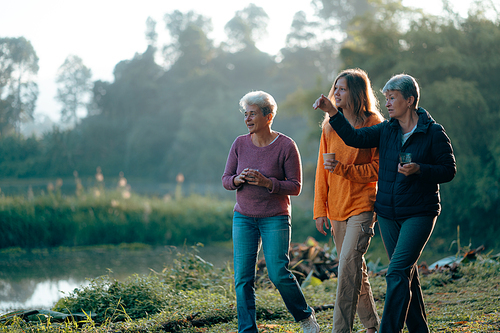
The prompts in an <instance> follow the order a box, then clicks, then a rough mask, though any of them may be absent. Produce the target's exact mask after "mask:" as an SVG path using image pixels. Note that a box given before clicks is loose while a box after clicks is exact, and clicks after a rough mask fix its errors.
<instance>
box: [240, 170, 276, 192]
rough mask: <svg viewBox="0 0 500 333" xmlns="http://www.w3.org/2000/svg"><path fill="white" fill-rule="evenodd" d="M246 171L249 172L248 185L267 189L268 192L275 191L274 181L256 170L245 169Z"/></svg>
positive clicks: (247, 173) (247, 176) (246, 177)
mask: <svg viewBox="0 0 500 333" xmlns="http://www.w3.org/2000/svg"><path fill="white" fill-rule="evenodd" d="M245 170H247V171H246V173H245V180H246V182H247V183H248V184H250V185H256V186H261V187H265V188H267V189H268V190H272V189H273V182H272V180H271V179H269V178H267V177H266V176H264V175H263V174H261V173H260V172H259V170H254V169H245ZM245 170H243V171H245Z"/></svg>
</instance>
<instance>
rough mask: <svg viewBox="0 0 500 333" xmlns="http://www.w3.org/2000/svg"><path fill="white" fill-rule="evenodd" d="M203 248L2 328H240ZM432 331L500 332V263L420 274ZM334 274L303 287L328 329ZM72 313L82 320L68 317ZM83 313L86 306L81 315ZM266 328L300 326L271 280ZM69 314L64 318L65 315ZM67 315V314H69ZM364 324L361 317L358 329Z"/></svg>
mask: <svg viewBox="0 0 500 333" xmlns="http://www.w3.org/2000/svg"><path fill="white" fill-rule="evenodd" d="M197 251H198V248H197V247H193V249H192V251H191V252H188V253H183V254H179V255H178V257H177V259H175V260H174V263H173V264H172V265H171V266H169V267H166V268H165V269H164V270H163V271H162V272H158V273H157V274H151V275H148V276H139V275H134V276H131V277H129V278H128V279H126V280H125V281H117V280H113V279H111V278H109V277H106V276H103V277H100V278H97V279H94V280H92V281H91V284H90V285H89V286H88V287H84V288H81V289H78V290H75V292H73V293H71V294H70V295H68V296H67V297H65V298H63V299H61V300H60V301H59V302H58V303H57V304H56V306H55V307H54V308H53V309H52V310H54V311H56V312H47V313H44V314H39V315H31V316H26V317H25V318H24V319H25V320H23V319H21V318H20V317H19V316H16V317H12V318H9V319H7V318H3V319H2V318H0V332H68V333H72V332H116V333H117V332H134V333H135V332H143V333H149V332H207V333H221V332H236V331H237V318H236V309H235V296H234V288H233V279H232V270H231V267H230V266H229V265H228V266H226V267H222V268H214V267H213V266H212V265H211V264H210V263H208V262H205V261H204V260H203V259H202V258H200V257H199V256H198V252H197ZM370 281H371V284H372V288H373V294H374V297H375V299H376V304H377V308H378V312H379V314H380V315H382V311H383V306H384V297H385V289H386V285H385V278H384V276H383V274H378V275H374V276H372V277H371V280H370ZM421 282H422V288H423V291H424V299H425V303H426V306H427V315H428V321H429V325H430V329H431V331H432V332H499V331H500V312H499V309H500V290H499V286H500V263H499V262H498V257H492V256H484V257H481V256H478V257H477V258H475V260H473V261H467V262H466V261H462V262H461V263H460V264H459V265H458V266H456V267H452V268H449V267H448V268H443V269H441V270H439V271H433V272H432V273H430V274H423V275H422V277H421ZM336 283H337V281H336V278H333V279H329V280H325V281H324V282H322V283H312V284H309V285H307V286H303V290H304V294H305V295H306V298H307V300H308V302H309V304H310V305H311V306H313V307H315V309H316V312H317V318H318V321H319V323H320V325H321V330H322V332H329V331H331V328H332V326H331V325H332V323H331V321H332V312H333V307H332V303H334V298H335V290H336ZM63 313H66V314H68V313H72V314H74V316H75V318H77V319H79V320H80V322H79V323H77V322H76V321H72V320H68V318H71V317H68V315H63ZM77 313H80V315H79V317H77ZM257 313H258V324H259V327H260V331H261V332H300V331H301V330H300V327H299V324H297V323H295V322H293V319H292V317H291V316H290V314H289V313H288V312H287V310H286V308H285V307H284V304H283V302H282V300H281V298H280V296H279V294H278V293H277V291H276V290H275V289H274V288H273V287H272V286H270V285H269V284H268V283H260V284H259V286H258V288H257ZM64 317H66V318H64ZM64 319H66V320H64ZM360 330H361V331H362V330H363V327H362V326H361V325H360V323H359V322H358V321H356V323H355V327H354V332H358V331H360Z"/></svg>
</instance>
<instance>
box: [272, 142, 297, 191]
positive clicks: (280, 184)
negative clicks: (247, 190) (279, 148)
mask: <svg viewBox="0 0 500 333" xmlns="http://www.w3.org/2000/svg"><path fill="white" fill-rule="evenodd" d="M284 154H285V161H284V164H283V168H284V171H285V179H284V180H278V179H276V178H275V177H270V178H269V179H271V181H272V182H273V188H272V189H271V190H270V192H271V193H275V194H280V195H299V194H300V191H301V190H302V162H301V159H300V153H299V149H298V148H297V145H296V144H295V142H294V141H290V143H289V144H288V146H287V149H286V150H285V153H284Z"/></svg>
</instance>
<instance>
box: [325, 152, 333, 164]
mask: <svg viewBox="0 0 500 333" xmlns="http://www.w3.org/2000/svg"><path fill="white" fill-rule="evenodd" d="M334 159H335V153H323V162H325V161H326V160H334Z"/></svg>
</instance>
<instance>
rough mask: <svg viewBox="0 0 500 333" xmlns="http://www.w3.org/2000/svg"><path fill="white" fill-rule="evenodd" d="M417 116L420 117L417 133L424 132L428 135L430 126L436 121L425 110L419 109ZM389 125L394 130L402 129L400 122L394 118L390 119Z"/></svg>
mask: <svg viewBox="0 0 500 333" xmlns="http://www.w3.org/2000/svg"><path fill="white" fill-rule="evenodd" d="M417 115H418V122H417V128H416V129H415V132H414V133H416V132H423V133H426V132H427V130H428V129H429V126H430V125H431V124H433V123H435V122H436V121H435V120H434V119H433V118H432V116H431V115H430V113H429V112H427V111H426V110H425V109H424V108H422V107H419V108H418V109H417ZM389 124H390V125H391V127H392V128H394V129H400V126H399V121H397V120H396V119H394V118H391V119H389Z"/></svg>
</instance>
